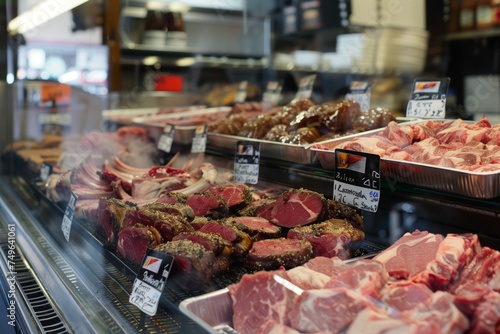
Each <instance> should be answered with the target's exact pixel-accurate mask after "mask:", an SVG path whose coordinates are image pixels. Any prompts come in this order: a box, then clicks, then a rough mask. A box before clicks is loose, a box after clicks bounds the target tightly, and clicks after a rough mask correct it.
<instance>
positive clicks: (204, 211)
mask: <svg viewBox="0 0 500 334" xmlns="http://www.w3.org/2000/svg"><path fill="white" fill-rule="evenodd" d="M186 204H187V205H189V206H190V207H191V208H192V209H193V211H194V214H195V216H198V217H210V218H214V219H219V218H223V217H226V216H227V215H228V212H229V209H228V207H227V203H226V201H224V199H222V198H221V197H219V196H216V195H214V194H212V193H209V192H204V193H196V194H193V195H191V196H189V198H188V199H187V201H186Z"/></svg>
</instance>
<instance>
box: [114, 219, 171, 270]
mask: <svg viewBox="0 0 500 334" xmlns="http://www.w3.org/2000/svg"><path fill="white" fill-rule="evenodd" d="M162 241H163V239H162V237H161V235H160V233H159V232H158V230H157V229H156V228H154V227H152V226H144V225H142V224H135V225H132V226H129V227H127V228H122V229H121V230H120V232H119V233H118V243H117V246H116V251H117V253H118V254H119V255H120V256H122V257H123V258H125V259H127V260H129V261H130V262H132V263H134V264H136V265H138V264H140V263H141V262H142V259H143V258H144V255H145V254H146V251H147V249H148V248H153V247H155V246H157V245H159V244H160V243H162Z"/></svg>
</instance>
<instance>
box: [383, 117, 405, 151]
mask: <svg viewBox="0 0 500 334" xmlns="http://www.w3.org/2000/svg"><path fill="white" fill-rule="evenodd" d="M409 133H411V137H410V135H409ZM382 136H384V137H385V138H387V139H389V140H390V141H392V142H393V143H394V144H395V145H396V146H397V147H399V148H404V147H405V146H408V145H410V144H411V143H412V142H413V132H408V131H406V132H405V131H404V130H403V129H402V128H400V127H399V125H398V123H396V122H395V121H392V122H390V123H389V124H387V126H386V128H385V129H384V131H383V132H382Z"/></svg>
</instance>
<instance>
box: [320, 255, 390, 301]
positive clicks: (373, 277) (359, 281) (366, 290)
mask: <svg viewBox="0 0 500 334" xmlns="http://www.w3.org/2000/svg"><path fill="white" fill-rule="evenodd" d="M388 278H389V275H388V274H387V271H386V270H385V268H384V266H383V265H382V264H381V263H379V262H377V261H372V260H364V259H360V260H358V261H356V262H354V263H353V264H351V265H350V266H349V268H347V269H345V270H343V271H341V272H339V273H338V274H337V275H336V276H334V277H332V278H331V279H330V281H328V283H326V285H325V286H324V287H325V289H335V288H340V287H345V288H348V289H350V290H351V291H354V292H357V293H359V294H361V295H363V296H371V297H375V296H377V295H378V293H379V291H380V290H381V289H382V287H383V286H384V285H385V284H386V282H387V280H388Z"/></svg>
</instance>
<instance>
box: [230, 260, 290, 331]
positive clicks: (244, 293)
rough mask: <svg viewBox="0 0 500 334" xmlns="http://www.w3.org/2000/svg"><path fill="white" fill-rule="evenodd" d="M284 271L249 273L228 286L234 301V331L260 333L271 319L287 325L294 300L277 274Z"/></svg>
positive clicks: (281, 273)
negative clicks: (275, 276) (279, 280)
mask: <svg viewBox="0 0 500 334" xmlns="http://www.w3.org/2000/svg"><path fill="white" fill-rule="evenodd" d="M283 272H284V271H283V270H276V271H259V272H257V273H255V274H251V275H249V274H245V275H243V277H242V278H241V280H240V281H239V282H238V283H236V284H232V285H229V286H228V290H229V294H230V296H231V299H232V301H233V328H234V329H235V330H236V331H237V332H238V333H240V334H253V333H257V332H258V330H259V328H260V327H261V326H263V325H264V323H266V322H267V321H268V320H269V319H272V320H275V321H276V322H277V323H279V324H284V325H287V323H288V320H287V316H288V313H289V312H288V311H289V305H290V300H291V298H292V297H293V296H292V295H291V293H290V291H289V290H287V289H286V288H285V287H284V286H283V285H282V284H281V283H278V282H277V281H276V280H275V279H274V275H280V276H282V275H283Z"/></svg>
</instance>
